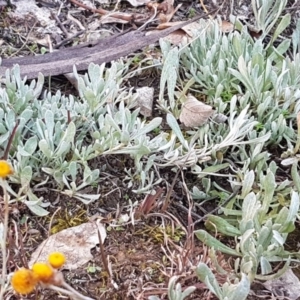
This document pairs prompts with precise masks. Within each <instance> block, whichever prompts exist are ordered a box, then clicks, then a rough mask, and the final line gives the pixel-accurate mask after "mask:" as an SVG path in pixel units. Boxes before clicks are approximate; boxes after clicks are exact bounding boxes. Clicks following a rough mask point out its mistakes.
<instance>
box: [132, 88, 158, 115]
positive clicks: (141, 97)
mask: <svg viewBox="0 0 300 300" xmlns="http://www.w3.org/2000/svg"><path fill="white" fill-rule="evenodd" d="M136 93H137V95H138V98H137V102H138V107H140V114H141V115H143V116H144V117H150V116H152V106H153V96H154V88H151V87H148V86H144V87H142V88H138V89H136Z"/></svg>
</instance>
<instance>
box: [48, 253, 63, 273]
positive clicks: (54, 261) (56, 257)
mask: <svg viewBox="0 0 300 300" xmlns="http://www.w3.org/2000/svg"><path fill="white" fill-rule="evenodd" d="M48 261H49V264H50V265H51V266H52V267H53V268H55V269H59V268H61V266H62V265H63V264H64V263H65V261H66V257H65V256H64V255H63V254H62V253H60V252H53V253H51V254H50V255H49V256H48Z"/></svg>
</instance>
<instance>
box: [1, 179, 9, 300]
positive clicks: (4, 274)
mask: <svg viewBox="0 0 300 300" xmlns="http://www.w3.org/2000/svg"><path fill="white" fill-rule="evenodd" d="M0 185H1V187H2V189H3V201H4V220H3V233H2V237H1V238H2V241H1V242H0V243H1V251H2V274H1V290H0V300H3V296H4V293H5V290H6V288H5V280H6V277H7V270H6V260H7V257H6V239H7V230H8V216H9V207H8V200H9V199H8V194H7V190H6V187H5V182H4V181H3V179H1V178H0Z"/></svg>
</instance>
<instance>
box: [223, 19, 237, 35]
mask: <svg viewBox="0 0 300 300" xmlns="http://www.w3.org/2000/svg"><path fill="white" fill-rule="evenodd" d="M220 27H221V31H222V32H224V33H228V32H231V31H233V30H234V25H233V24H232V23H230V22H227V21H221V24H220Z"/></svg>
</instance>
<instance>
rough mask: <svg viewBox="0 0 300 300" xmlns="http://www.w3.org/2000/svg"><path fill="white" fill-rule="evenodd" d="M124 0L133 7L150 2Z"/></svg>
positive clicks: (147, 0) (146, 0)
mask: <svg viewBox="0 0 300 300" xmlns="http://www.w3.org/2000/svg"><path fill="white" fill-rule="evenodd" d="M126 1H127V2H129V3H130V4H131V5H132V6H134V7H136V6H141V5H145V4H147V3H148V2H150V1H149V0H126Z"/></svg>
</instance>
